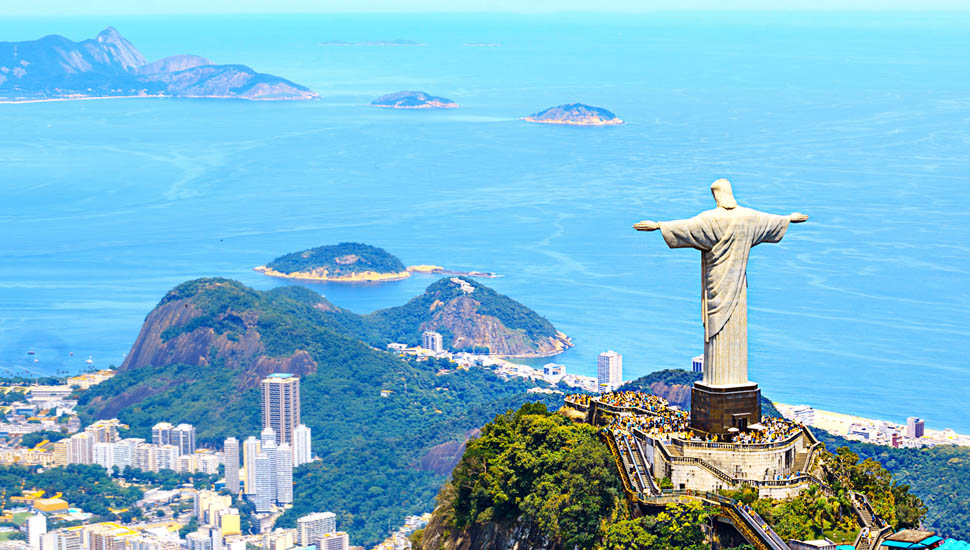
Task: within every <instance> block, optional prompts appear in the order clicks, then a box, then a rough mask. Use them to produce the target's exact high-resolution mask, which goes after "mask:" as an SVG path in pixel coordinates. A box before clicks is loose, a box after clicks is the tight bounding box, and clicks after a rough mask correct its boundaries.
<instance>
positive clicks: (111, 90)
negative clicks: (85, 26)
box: [0, 27, 317, 101]
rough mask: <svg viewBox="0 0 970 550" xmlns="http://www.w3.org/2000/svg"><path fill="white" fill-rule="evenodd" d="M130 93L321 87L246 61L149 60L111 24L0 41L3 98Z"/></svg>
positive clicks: (300, 94)
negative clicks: (78, 36)
mask: <svg viewBox="0 0 970 550" xmlns="http://www.w3.org/2000/svg"><path fill="white" fill-rule="evenodd" d="M126 96H136V97H137V96H144V97H194V98H202V97H206V98H236V99H251V100H303V99H313V98H315V97H317V94H316V92H313V91H312V90H310V89H309V88H306V87H304V86H301V85H299V84H295V83H293V82H290V81H289V80H286V79H283V78H280V77H278V76H274V75H270V74H264V73H257V72H256V71H254V70H253V69H251V68H249V67H247V66H245V65H216V64H213V63H212V62H211V61H209V60H208V59H205V58H204V57H199V56H197V55H176V56H172V57H166V58H164V59H160V60H158V61H154V62H152V63H149V62H148V61H147V60H146V59H145V57H144V56H143V55H142V54H141V52H139V51H138V49H137V48H135V46H133V45H132V44H131V42H129V41H128V40H126V39H125V38H124V37H123V36H121V34H120V33H119V32H118V31H117V30H115V29H114V28H113V27H108V28H107V29H105V30H103V31H101V32H100V33H99V34H98V36H97V37H96V38H94V39H93V40H84V41H82V42H74V41H72V40H69V39H67V38H65V37H63V36H60V35H56V34H52V35H49V36H45V37H43V38H41V39H39V40H29V41H24V42H0V101H37V100H49V99H87V98H100V97H126Z"/></svg>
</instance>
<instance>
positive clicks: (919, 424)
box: [906, 416, 926, 438]
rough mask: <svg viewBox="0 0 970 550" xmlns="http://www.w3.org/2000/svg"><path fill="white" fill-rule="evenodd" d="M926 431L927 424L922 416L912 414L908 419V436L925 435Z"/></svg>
mask: <svg viewBox="0 0 970 550" xmlns="http://www.w3.org/2000/svg"><path fill="white" fill-rule="evenodd" d="M925 431H926V425H925V424H924V422H923V419H922V418H919V417H916V416H911V417H909V418H907V419H906V437H912V438H918V437H923V433H924V432H925Z"/></svg>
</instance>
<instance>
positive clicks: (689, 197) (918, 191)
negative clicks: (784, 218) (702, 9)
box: [0, 13, 970, 432]
mask: <svg viewBox="0 0 970 550" xmlns="http://www.w3.org/2000/svg"><path fill="white" fill-rule="evenodd" d="M108 25H113V26H115V27H116V28H117V29H118V30H119V31H120V32H121V33H122V34H123V35H124V36H125V37H126V38H128V39H129V40H130V41H131V42H132V43H133V44H134V45H135V46H136V47H138V48H139V49H140V50H141V51H142V52H143V53H144V54H145V56H146V57H147V58H149V59H157V58H160V57H164V56H167V55H172V54H177V53H194V54H199V55H203V56H205V57H207V58H209V59H211V60H213V61H215V62H218V63H243V64H247V65H250V66H252V67H254V68H255V69H257V70H259V71H263V72H269V73H273V74H277V75H280V76H283V77H285V78H288V79H291V80H293V81H295V82H298V83H301V84H304V85H306V86H309V87H311V88H312V89H314V90H316V91H317V92H319V93H320V94H321V96H322V99H320V100H318V101H312V102H293V103H286V102H281V103H273V102H244V101H226V100H164V99H112V100H98V101H75V102H51V103H33V104H18V105H9V104H8V105H0V234H2V236H3V237H2V239H0V258H2V261H3V264H2V266H3V268H2V269H0V374H5V375H18V374H24V373H25V372H28V373H33V374H43V373H60V372H64V371H68V372H75V371H78V370H81V369H84V368H86V367H87V364H86V363H85V361H86V360H88V359H89V358H90V359H91V361H92V363H93V365H94V366H96V367H107V366H109V365H117V364H120V363H121V361H122V360H123V358H124V354H125V353H126V352H127V351H128V349H129V347H130V345H131V344H132V342H133V341H134V339H135V337H136V335H137V334H138V330H139V328H140V326H141V323H142V321H143V320H144V317H145V315H146V314H147V313H148V312H149V311H150V310H151V308H152V307H153V306H154V305H155V304H156V303H157V302H158V301H159V299H161V297H162V296H163V295H164V294H165V292H166V291H168V290H169V289H170V288H172V287H173V286H175V285H177V284H179V283H181V282H183V281H185V280H188V279H192V278H196V277H204V276H221V277H231V278H234V279H238V280H240V281H242V282H244V283H245V284H247V285H251V286H253V287H255V288H260V289H267V288H271V287H274V286H277V285H280V284H283V283H282V282H280V281H278V280H275V279H271V278H268V277H265V276H263V275H260V274H258V273H256V272H254V271H252V268H253V267H254V266H257V265H261V264H264V263H266V262H267V261H269V260H271V259H273V258H274V257H276V256H278V255H281V254H283V253H286V252H291V251H295V250H300V249H303V248H308V247H313V246H318V245H323V244H331V243H337V242H341V241H361V242H366V243H369V244H374V245H378V246H381V247H384V248H386V249H387V250H388V251H390V252H392V253H394V254H396V255H397V256H399V257H400V258H401V259H402V260H403V261H404V263H406V264H409V265H410V264H419V263H420V264H425V263H430V264H438V265H443V266H446V267H448V268H452V269H458V270H483V271H493V272H496V273H499V274H501V275H503V276H502V277H501V278H497V279H492V280H486V281H483V282H485V284H488V285H490V286H492V287H493V288H495V289H496V290H498V291H499V292H502V293H506V294H508V295H510V296H512V297H513V298H515V299H517V300H519V301H521V302H524V303H525V304H526V305H528V306H530V307H532V308H534V309H536V310H537V311H539V312H540V313H542V314H543V315H545V316H546V317H547V318H548V319H549V320H550V321H552V322H553V323H554V324H555V325H556V326H557V327H558V328H560V329H561V330H562V331H564V332H565V333H567V334H568V335H570V336H572V337H573V339H574V342H575V344H576V346H575V348H574V349H572V350H570V351H568V352H566V353H564V354H562V355H561V356H559V357H556V358H555V359H553V360H554V361H556V362H560V363H563V364H565V365H566V366H567V370H568V371H569V372H574V373H579V374H587V375H589V374H593V373H594V372H595V362H596V356H597V354H599V353H600V352H602V351H605V350H607V349H613V350H616V351H618V352H620V353H622V354H623V357H624V376H625V378H628V379H632V378H634V377H637V376H640V375H643V374H646V373H649V372H651V371H655V370H659V369H666V368H689V365H690V359H691V357H693V356H694V355H697V354H698V353H700V352H701V351H702V344H703V329H702V324H701V319H700V276H699V274H700V257H699V253H698V252H696V251H693V250H669V249H668V248H667V247H666V245H665V244H664V243H663V240H662V238H661V237H660V235H659V234H656V233H638V232H635V231H634V230H633V229H632V228H631V225H632V224H633V223H634V222H637V221H639V220H642V219H655V220H666V219H676V218H684V217H689V216H692V215H694V214H696V213H698V212H700V211H701V210H706V209H709V208H712V207H713V206H714V202H713V199H712V197H711V195H710V192H709V185H710V183H711V182H712V181H713V180H714V179H716V178H719V177H725V178H728V179H730V180H731V181H732V183H733V185H734V190H735V194H736V196H737V198H738V201H739V202H740V203H741V204H742V205H745V206H749V207H753V208H757V209H760V210H764V211H768V212H773V213H789V212H793V211H801V212H805V213H807V214H808V215H809V216H811V219H810V220H809V222H808V223H805V224H801V225H794V226H792V227H791V228H790V229H789V231H788V233H787V235H786V236H785V238H784V240H782V242H781V243H779V244H765V245H761V246H758V247H757V248H755V249H754V250H753V251H752V254H751V259H750V262H749V269H748V277H749V294H748V295H749V322H750V332H749V340H750V344H749V345H750V374H751V377H752V379H753V380H756V381H758V382H759V383H760V384H761V387H762V388H763V391H764V393H765V394H766V395H768V396H769V397H771V398H772V399H774V400H776V401H781V402H785V403H796V404H797V403H806V404H810V405H813V406H816V407H818V408H822V409H828V410H836V411H840V412H845V413H851V414H858V415H863V416H868V417H874V418H884V419H888V420H894V421H897V422H898V421H904V420H905V418H906V417H907V416H911V415H912V416H920V417H923V418H925V419H926V421H927V426H928V427H930V428H934V429H942V428H945V427H952V428H954V429H956V430H957V431H959V432H970V413H968V408H967V398H968V396H970V359H968V356H967V355H966V352H965V351H964V349H963V346H964V344H965V343H966V341H967V339H968V337H970V313H968V311H970V290H968V289H970V263H968V261H967V258H968V256H970V244H968V235H970V233H968V229H967V228H968V227H970V56H968V55H967V52H968V51H970V16H968V15H954V14H937V15H914V14H899V15H880V16H874V15H871V14H851V13H849V14H846V13H842V14H806V13H781V14H777V13H776V14H759V13H743V14H733V15H729V14H697V13H684V14H644V15H535V16H513V15H504V16H498V15H488V16H486V15H367V16H363V15H361V16H357V15H341V16H332V15H290V16H245V17H243V16H237V17H214V16H213V17H202V16H198V17H167V18H166V17H152V18H144V17H143V18H132V17H115V18H105V17H97V18H72V19H49V18H8V19H3V20H0V40H28V39H34V38H38V37H40V36H43V35H46V34H51V33H57V34H63V35H65V36H67V37H69V38H71V39H73V40H81V39H85V38H91V37H93V36H95V35H96V34H97V33H98V32H99V31H100V30H101V29H103V28H104V27H106V26H108ZM392 40H406V41H412V42H414V43H415V44H413V45H406V46H376V45H347V46H336V45H327V44H325V43H326V42H329V41H346V42H351V43H357V42H379V41H392ZM398 90H424V91H426V92H428V93H431V94H434V95H441V96H445V97H448V98H451V99H453V100H455V101H457V102H458V103H459V104H460V105H461V108H460V109H457V110H448V111H439V112H431V111H424V112H413V111H411V112H409V111H393V110H383V109H376V108H373V107H370V106H369V105H368V103H369V102H370V101H371V100H372V99H374V98H375V97H377V96H380V95H382V94H385V93H389V92H394V91H398ZM577 101H578V102H583V103H588V104H591V105H595V106H600V107H604V108H606V109H609V110H611V111H613V112H615V113H616V114H617V115H618V116H619V117H620V118H622V119H624V120H625V121H626V124H624V125H622V126H618V127H608V128H606V127H604V128H574V127H562V126H544V125H534V124H528V123H525V122H522V121H521V120H519V118H520V117H522V116H526V115H529V114H531V113H534V112H537V111H540V110H542V109H545V108H547V107H550V106H553V105H558V104H562V103H570V102H577ZM434 280H435V277H433V276H416V277H413V278H411V279H409V280H406V281H401V282H394V283H385V284H381V285H353V286H341V285H334V284H330V285H323V284H318V285H308V286H311V287H312V288H313V289H314V290H317V291H318V292H320V293H322V294H324V295H325V296H326V297H327V298H328V299H329V300H331V301H332V302H334V303H336V304H337V305H339V306H342V307H345V308H349V309H351V310H354V311H357V312H361V313H364V312H369V311H372V310H375V309H378V308H383V307H388V306H393V305H397V304H402V303H404V302H405V301H407V300H408V299H409V298H411V297H413V296H415V295H417V294H419V293H420V292H421V291H422V290H423V289H424V287H426V286H427V285H429V284H430V283H431V282H433V281H434ZM28 351H34V352H35V355H28ZM72 354H73V355H72ZM35 359H36V361H35ZM545 361H546V360H539V361H536V363H538V364H541V363H542V362H545Z"/></svg>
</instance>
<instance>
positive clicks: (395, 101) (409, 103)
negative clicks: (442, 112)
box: [370, 92, 458, 109]
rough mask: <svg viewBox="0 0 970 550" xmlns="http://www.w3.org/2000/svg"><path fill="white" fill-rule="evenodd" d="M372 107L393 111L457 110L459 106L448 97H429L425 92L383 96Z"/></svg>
mask: <svg viewBox="0 0 970 550" xmlns="http://www.w3.org/2000/svg"><path fill="white" fill-rule="evenodd" d="M370 104H371V105H374V106H376V107H389V108H391V109H455V108H457V107H458V104H457V103H455V102H454V101H452V100H450V99H448V98H446V97H437V96H433V95H428V94H426V93H424V92H395V93H393V94H387V95H383V96H381V97H379V98H377V99H375V100H374V101H371V103H370Z"/></svg>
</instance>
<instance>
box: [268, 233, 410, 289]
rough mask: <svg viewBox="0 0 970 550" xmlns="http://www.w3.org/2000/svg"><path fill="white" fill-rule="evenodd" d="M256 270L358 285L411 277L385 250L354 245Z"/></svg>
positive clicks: (318, 250)
mask: <svg viewBox="0 0 970 550" xmlns="http://www.w3.org/2000/svg"><path fill="white" fill-rule="evenodd" d="M255 270H256V271H259V272H260V273H264V274H266V275H269V276H271V277H280V278H284V279H300V280H305V281H331V282H356V283H359V282H373V281H397V280H400V279H406V278H408V277H410V276H411V273H410V272H409V271H408V270H407V268H406V267H404V264H403V263H401V260H399V259H398V258H397V256H395V255H393V254H391V253H390V252H388V251H386V250H384V249H383V248H378V247H376V246H371V245H368V244H363V243H351V242H345V243H340V244H334V245H327V246H318V247H316V248H310V249H308V250H301V251H299V252H292V253H290V254H285V255H283V256H280V257H279V258H276V259H275V260H273V261H271V262H269V263H268V264H266V265H261V266H258V267H256V268H255Z"/></svg>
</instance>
